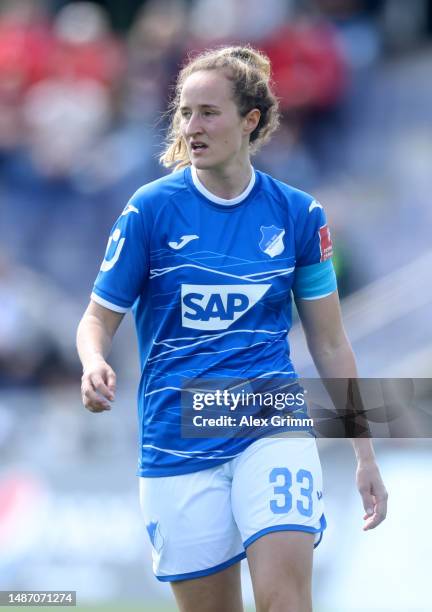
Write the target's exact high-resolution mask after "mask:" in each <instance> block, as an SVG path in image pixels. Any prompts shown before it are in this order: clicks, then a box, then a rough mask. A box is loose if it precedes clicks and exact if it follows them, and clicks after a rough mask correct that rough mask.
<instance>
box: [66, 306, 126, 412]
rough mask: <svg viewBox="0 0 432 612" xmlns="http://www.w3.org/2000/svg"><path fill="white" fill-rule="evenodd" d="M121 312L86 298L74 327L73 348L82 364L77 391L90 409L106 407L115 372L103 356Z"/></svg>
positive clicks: (122, 315) (112, 394) (110, 396)
mask: <svg viewBox="0 0 432 612" xmlns="http://www.w3.org/2000/svg"><path fill="white" fill-rule="evenodd" d="M123 317H124V313H119V312H114V311H113V310H109V309H108V308H105V307H104V306H101V305H99V304H97V303H96V302H94V301H93V300H91V301H90V304H89V305H88V307H87V310H86V311H85V313H84V315H83V317H82V319H81V321H80V323H79V325H78V330H77V349H78V355H79V357H80V360H81V363H82V366H83V376H82V384H81V394H82V401H83V404H84V406H85V407H86V408H87V409H88V410H90V411H91V412H102V411H104V410H110V409H111V406H110V402H112V401H113V400H114V396H115V388H116V375H115V372H114V370H113V369H112V368H111V366H110V365H109V364H108V363H107V362H106V358H107V356H108V354H109V352H110V349H111V343H112V339H113V337H114V334H115V332H116V331H117V328H118V326H119V325H120V323H121V321H122V319H123Z"/></svg>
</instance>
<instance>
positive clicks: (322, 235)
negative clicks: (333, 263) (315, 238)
mask: <svg viewBox="0 0 432 612" xmlns="http://www.w3.org/2000/svg"><path fill="white" fill-rule="evenodd" d="M318 235H319V241H320V253H321V259H320V261H326V260H327V259H330V257H331V256H332V255H333V244H332V241H331V236H330V230H329V227H328V225H327V223H326V224H325V225H323V226H322V227H320V228H319V230H318Z"/></svg>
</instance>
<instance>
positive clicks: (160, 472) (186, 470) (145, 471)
mask: <svg viewBox="0 0 432 612" xmlns="http://www.w3.org/2000/svg"><path fill="white" fill-rule="evenodd" d="M254 441H255V440H251V442H254ZM246 448H247V447H246ZM244 450H245V449H244V448H243V449H242V450H241V451H239V452H238V453H237V454H236V455H233V456H231V457H227V458H226V459H222V458H221V459H212V460H211V461H206V462H204V465H203V463H199V464H198V465H197V464H193V465H190V463H189V462H188V463H187V465H186V466H183V467H178V468H171V469H170V468H139V469H138V470H137V472H136V475H137V476H139V477H140V478H141V477H143V478H159V477H162V476H179V475H180V474H193V473H194V472H202V471H203V470H209V469H211V468H213V467H216V466H217V465H222V464H223V463H227V462H228V461H232V460H233V459H235V458H236V457H238V456H239V455H241V453H242V452H243V451H244Z"/></svg>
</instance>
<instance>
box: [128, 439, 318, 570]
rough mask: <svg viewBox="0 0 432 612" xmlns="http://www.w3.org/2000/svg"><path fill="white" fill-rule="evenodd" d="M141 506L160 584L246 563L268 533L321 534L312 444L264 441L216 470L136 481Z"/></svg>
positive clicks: (316, 537) (308, 441)
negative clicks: (250, 548) (253, 546)
mask: <svg viewBox="0 0 432 612" xmlns="http://www.w3.org/2000/svg"><path fill="white" fill-rule="evenodd" d="M140 503H141V509H142V512H143V516H144V520H145V524H146V528H147V531H148V533H149V536H150V540H151V542H152V556H153V571H154V573H155V575H156V578H158V579H159V580H162V581H175V580H185V579H189V578H199V577H201V576H206V575H209V574H212V573H215V572H218V571H220V570H222V569H225V568H226V567H229V566H230V565H232V564H234V563H237V562H238V561H240V560H241V559H243V558H244V557H245V556H246V552H245V551H246V549H247V547H248V546H249V545H250V544H252V542H255V540H257V539H258V538H260V537H261V536H263V535H265V534H266V533H269V532H271V531H306V532H309V533H315V534H316V535H315V546H317V545H318V544H319V542H320V541H321V537H322V532H323V530H324V529H325V527H326V521H325V517H324V508H323V500H322V473H321V464H320V460H319V457H318V451H317V448H316V443H315V439H313V438H262V439H260V440H257V441H256V442H253V443H252V444H251V445H250V446H249V447H248V448H246V450H244V451H243V452H242V453H241V454H240V455H239V456H238V457H236V458H235V459H232V460H231V461H228V462H227V463H223V464H222V465H219V466H216V467H214V468H210V469H208V470H202V471H199V472H193V473H191V474H181V475H178V476H165V477H157V478H142V477H141V478H140Z"/></svg>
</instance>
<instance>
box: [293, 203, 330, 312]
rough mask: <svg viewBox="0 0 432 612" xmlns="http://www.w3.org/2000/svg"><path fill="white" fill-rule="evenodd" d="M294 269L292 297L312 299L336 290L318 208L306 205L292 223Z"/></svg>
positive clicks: (327, 239)
mask: <svg viewBox="0 0 432 612" xmlns="http://www.w3.org/2000/svg"><path fill="white" fill-rule="evenodd" d="M296 230H297V231H296V269H295V272H294V282H293V288H292V291H293V294H294V296H295V297H296V298H302V299H305V300H314V299H319V298H322V297H326V296H327V295H330V294H331V293H333V292H334V291H336V289H337V283H336V275H335V271H334V268H333V263H332V260H331V257H332V255H333V247H332V241H331V236H330V230H329V227H328V225H327V219H326V215H325V212H324V209H323V207H322V205H321V204H320V203H319V202H317V200H312V201H309V202H306V205H304V206H302V208H301V210H300V211H299V215H298V219H297V223H296Z"/></svg>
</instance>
